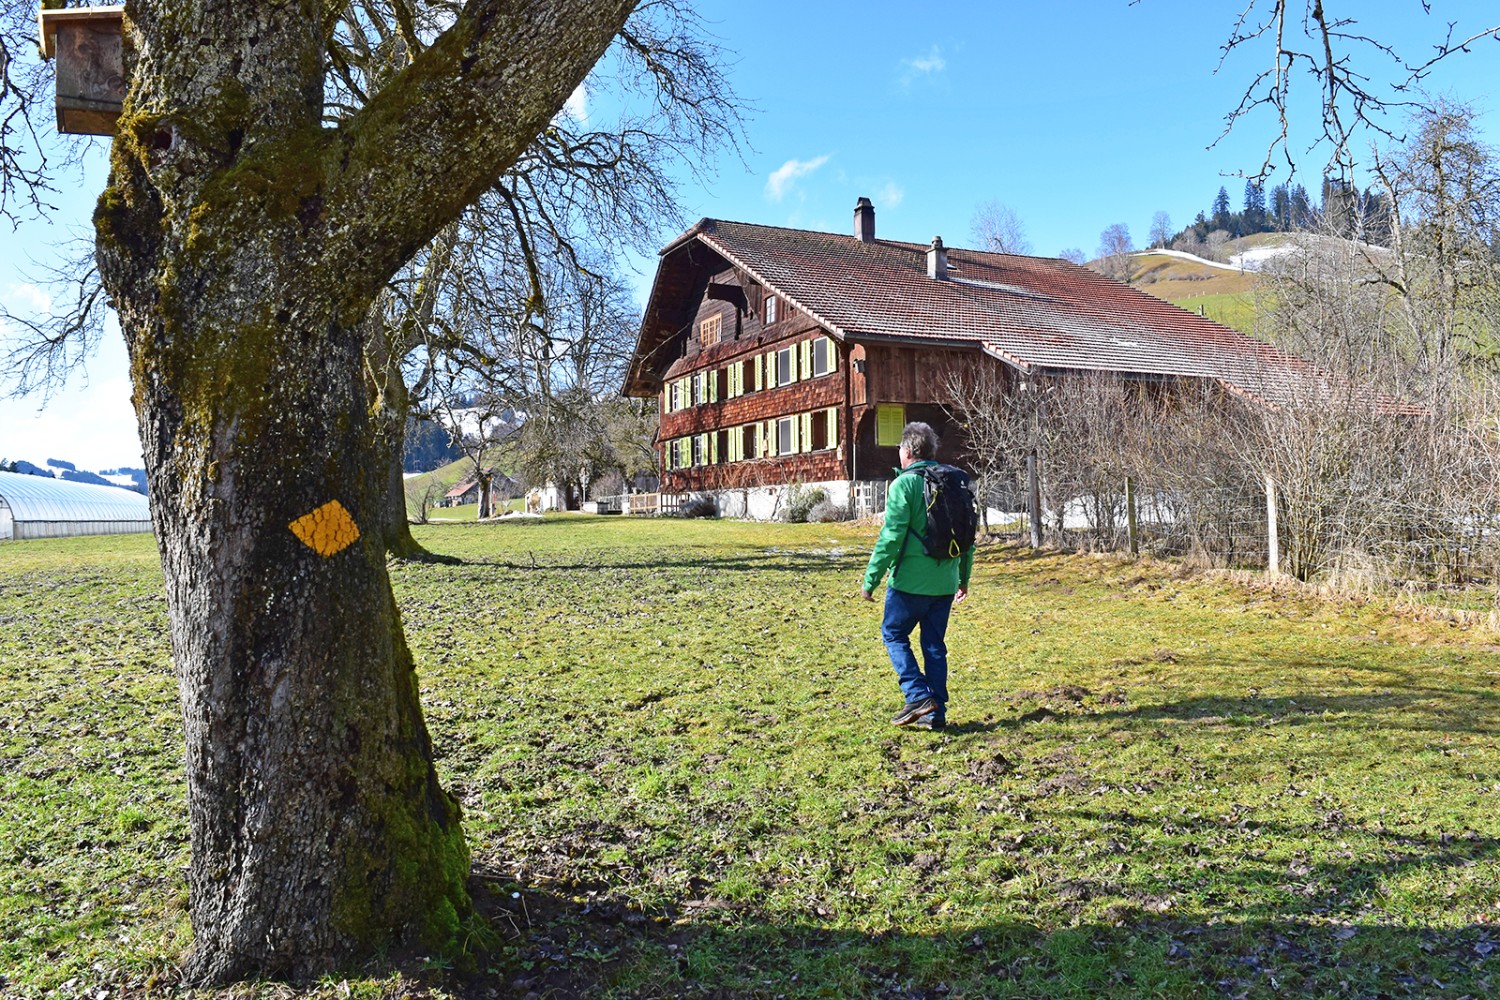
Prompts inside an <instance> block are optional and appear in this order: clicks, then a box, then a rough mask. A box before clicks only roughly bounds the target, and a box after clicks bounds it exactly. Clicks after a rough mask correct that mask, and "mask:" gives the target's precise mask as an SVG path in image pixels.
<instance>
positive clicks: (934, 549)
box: [863, 422, 978, 729]
mask: <svg viewBox="0 0 1500 1000" xmlns="http://www.w3.org/2000/svg"><path fill="white" fill-rule="evenodd" d="M937 449H938V437H937V434H936V432H934V431H933V429H932V428H931V427H930V426H928V425H927V424H924V423H921V422H913V423H909V424H907V425H906V427H905V428H903V429H902V431H901V449H900V452H899V454H900V458H901V471H900V472H899V473H898V474H897V476H896V478H895V480H894V481H893V482H892V483H891V485H890V489H889V490H888V492H887V494H886V502H885V525H884V527H882V528H881V529H880V537H879V538H878V539H876V541H875V550H874V551H873V552H871V553H870V565H869V566H868V567H867V568H866V569H865V579H864V592H863V596H864V599H865V600H867V601H873V600H875V589H876V588H877V587H879V586H880V581H881V580H883V579H884V578H885V574H886V571H887V570H890V571H891V580H890V586H889V587H888V588H887V589H886V593H885V618H884V620H883V621H882V622H881V624H880V637H881V639H883V640H884V641H885V648H886V651H887V652H888V653H890V656H891V665H892V666H893V667H895V668H896V678H897V681H898V682H899V683H900V685H901V693H902V694H903V695H905V697H906V704H904V705H903V706H902V707H901V711H899V712H897V713H896V716H895V718H893V719H892V720H891V721H892V722H894V723H895V724H896V725H898V726H906V725H914V726H917V727H919V728H923V729H941V728H943V726H945V725H946V724H947V707H948V646H947V643H946V641H945V636H946V634H947V631H948V613H949V612H950V611H951V610H952V608H953V605H954V604H955V603H957V602H960V601H962V600H963V599H964V598H965V597H966V596H968V593H969V572H970V570H971V569H972V568H973V565H974V534H975V530H976V528H977V525H978V517H977V514H976V512H975V509H974V493H973V488H972V487H971V486H970V485H969V477H968V476H967V475H966V474H965V473H964V472H963V471H962V470H960V469H955V468H953V467H952V466H949V465H939V464H938V463H937V462H936V461H935V459H936V457H937ZM913 629H919V630H920V632H919V634H920V638H921V647H922V666H921V667H919V666H918V665H917V658H916V656H914V655H913V654H912V648H911V633H912V630H913Z"/></svg>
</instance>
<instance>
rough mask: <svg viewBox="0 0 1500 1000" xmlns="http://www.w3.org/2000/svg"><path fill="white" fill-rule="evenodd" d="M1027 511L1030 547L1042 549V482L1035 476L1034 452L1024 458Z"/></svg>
mask: <svg viewBox="0 0 1500 1000" xmlns="http://www.w3.org/2000/svg"><path fill="white" fill-rule="evenodd" d="M1026 492H1027V494H1028V497H1027V511H1028V514H1029V517H1030V520H1031V547H1032V548H1034V549H1039V548H1041V547H1042V481H1041V477H1040V476H1038V475H1037V468H1036V452H1035V451H1033V452H1031V453H1030V454H1029V455H1027V456H1026Z"/></svg>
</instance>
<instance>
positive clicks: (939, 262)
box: [927, 236, 948, 281]
mask: <svg viewBox="0 0 1500 1000" xmlns="http://www.w3.org/2000/svg"><path fill="white" fill-rule="evenodd" d="M927 277H929V278H932V279H933V280H935V281H947V280H948V249H947V247H945V246H943V238H942V237H941V236H934V237H933V238H932V246H930V247H928V248H927Z"/></svg>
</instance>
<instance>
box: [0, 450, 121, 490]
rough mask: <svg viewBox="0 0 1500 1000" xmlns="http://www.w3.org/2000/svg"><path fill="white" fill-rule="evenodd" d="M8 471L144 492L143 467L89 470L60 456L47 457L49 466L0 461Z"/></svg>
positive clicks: (20, 461) (17, 460)
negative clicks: (99, 470) (101, 470)
mask: <svg viewBox="0 0 1500 1000" xmlns="http://www.w3.org/2000/svg"><path fill="white" fill-rule="evenodd" d="M0 465H5V466H6V467H7V468H8V469H9V471H12V472H19V473H21V474H22V475H26V476H44V477H46V478H48V479H64V480H67V481H68V482H70V483H89V484H91V485H94V486H114V487H118V488H119V489H122V490H130V491H132V492H134V493H139V494H141V495H142V496H144V495H145V493H146V470H145V469H131V468H119V469H105V470H104V471H103V472H89V471H88V470H87V469H80V468H78V466H77V465H75V464H74V463H72V462H65V461H63V460H62V459H60V458H49V459H47V465H49V466H51V468H43V467H42V466H40V465H33V464H32V463H30V462H28V461H26V460H25V459H19V458H18V459H15V460H14V461H13V462H11V463H4V462H0Z"/></svg>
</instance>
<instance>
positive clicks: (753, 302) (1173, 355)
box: [624, 198, 1316, 517]
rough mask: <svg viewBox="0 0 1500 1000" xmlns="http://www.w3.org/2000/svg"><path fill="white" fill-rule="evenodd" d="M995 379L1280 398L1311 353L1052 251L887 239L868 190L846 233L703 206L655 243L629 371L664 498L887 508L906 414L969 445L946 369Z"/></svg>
mask: <svg viewBox="0 0 1500 1000" xmlns="http://www.w3.org/2000/svg"><path fill="white" fill-rule="evenodd" d="M979 365H991V366H995V369H996V371H997V372H998V373H999V374H1000V376H1001V378H1002V380H1003V382H1004V384H1005V385H1007V386H1008V387H1015V386H1018V385H1020V384H1022V383H1023V382H1025V381H1028V380H1033V379H1044V378H1049V377H1057V376H1065V375H1068V374H1080V373H1087V372H1111V373H1115V374H1118V375H1122V376H1125V377H1127V378H1131V379H1139V380H1147V381H1155V382H1172V381H1176V380H1181V379H1194V380H1199V379H1208V380H1212V381H1213V382H1215V383H1217V384H1218V385H1219V386H1221V387H1222V388H1223V389H1224V390H1225V391H1228V392H1231V393H1235V394H1239V395H1243V396H1246V397H1249V398H1251V399H1256V400H1260V401H1262V402H1268V403H1272V405H1274V403H1273V402H1272V401H1273V400H1274V399H1275V398H1277V397H1278V396H1279V395H1282V394H1284V393H1285V392H1286V391H1288V390H1289V388H1290V387H1292V386H1295V385H1298V384H1301V383H1305V382H1306V381H1307V380H1308V379H1309V377H1313V378H1315V377H1316V373H1315V372H1314V371H1313V369H1312V368H1311V366H1310V365H1308V364H1307V363H1306V362H1305V361H1303V360H1302V359H1300V358H1296V357H1293V356H1290V355H1287V354H1285V353H1283V352H1281V351H1278V350H1276V349H1275V348H1273V347H1270V346H1269V345H1267V344H1264V343H1261V342H1260V341H1257V340H1254V339H1253V338H1250V337H1247V336H1245V335H1244V334H1241V333H1239V332H1237V331H1235V330H1232V329H1229V328H1228V327H1225V326H1222V325H1220V324H1218V323H1215V322H1213V321H1211V320H1208V319H1205V318H1203V317H1201V316H1197V315H1195V314H1193V313H1190V312H1187V311H1185V310H1183V309H1180V308H1178V307H1176V306H1174V305H1171V304H1170V303H1167V302H1163V301H1161V300H1160V299H1157V298H1154V297H1152V296H1150V295H1147V294H1145V293H1144V292H1139V291H1136V290H1135V289H1133V288H1130V287H1129V286H1127V285H1124V284H1121V283H1119V282H1117V281H1113V280H1111V279H1109V278H1105V277H1103V276H1102V275H1099V274H1097V273H1095V272H1093V271H1091V270H1089V269H1087V268H1084V267H1080V266H1077V265H1075V264H1071V263H1069V262H1067V261H1064V260H1056V259H1050V258H1039V257H1022V256H1016V255H1011V254H998V253H985V252H981V251H974V250H963V249H958V248H951V249H950V248H947V247H945V246H944V245H943V242H942V240H941V239H937V238H935V239H934V240H933V241H932V243H931V245H929V246H923V245H921V244H916V243H904V242H899V241H894V240H884V239H879V238H877V237H876V235H875V209H874V207H873V206H872V205H871V203H870V201H869V199H867V198H861V199H859V203H858V204H857V205H856V206H855V209H854V231H853V233H852V234H851V235H847V236H846V235H839V234H835V233H819V232H810V231H807V230H800V229H784V228H780V227H775V226H760V225H752V224H748V223H742V222H726V221H723V220H718V219H703V220H701V221H700V222H699V223H698V224H697V225H695V226H693V227H692V228H691V229H689V230H688V231H687V232H686V233H684V234H683V235H681V236H679V237H678V238H677V239H676V240H674V241H673V242H672V243H671V244H669V245H668V246H667V247H666V248H665V249H663V250H662V251H661V262H660V264H659V265H658V267H657V272H656V280H655V284H654V286H653V288H652V291H651V296H650V300H649V302H648V303H647V306H646V312H645V316H644V319H643V321H642V324H641V330H640V335H639V339H638V342H637V345H636V349H635V353H634V356H633V357H632V359H631V362H630V365H629V368H628V371H627V374H626V377H625V387H624V388H625V393H626V395H630V396H638V397H646V396H651V395H656V396H657V397H658V398H659V400H660V406H661V420H660V425H659V429H658V432H657V446H658V450H659V453H660V466H661V479H662V485H661V490H662V493H663V494H672V493H677V494H681V493H688V492H708V493H713V494H715V495H717V496H718V499H719V508H720V511H721V513H724V514H726V515H730V516H751V517H769V516H772V514H773V513H774V512H775V510H776V509H777V505H778V498H780V497H782V496H783V495H784V490H785V488H786V487H787V486H788V485H789V484H792V483H802V484H808V485H818V486H821V487H823V488H824V489H825V490H827V491H828V494H829V497H830V499H832V500H833V501H834V502H835V503H841V504H842V503H847V504H850V505H851V506H853V507H854V508H855V510H856V513H864V512H867V511H872V510H879V509H880V507H881V505H882V503H883V499H884V483H885V482H886V481H888V480H889V479H890V476H891V469H892V468H893V467H894V466H895V465H896V464H897V456H896V450H897V446H898V445H899V443H900V436H901V428H902V427H903V426H904V425H905V423H906V422H907V421H910V420H924V421H926V422H928V423H930V424H932V425H933V426H934V427H935V428H936V429H937V430H938V433H939V434H940V435H941V437H942V439H943V451H942V454H941V455H940V456H939V457H940V458H941V459H942V460H943V461H946V462H954V463H955V464H962V462H961V461H959V456H960V454H961V451H962V445H963V441H962V438H961V433H960V431H959V429H958V428H957V427H956V426H954V425H953V421H952V420H951V419H950V418H949V416H948V414H947V412H946V411H945V410H944V408H943V405H942V404H943V400H944V386H945V384H946V383H947V381H948V378H949V375H950V373H952V372H955V371H972V370H973V369H974V367H975V366H979Z"/></svg>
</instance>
